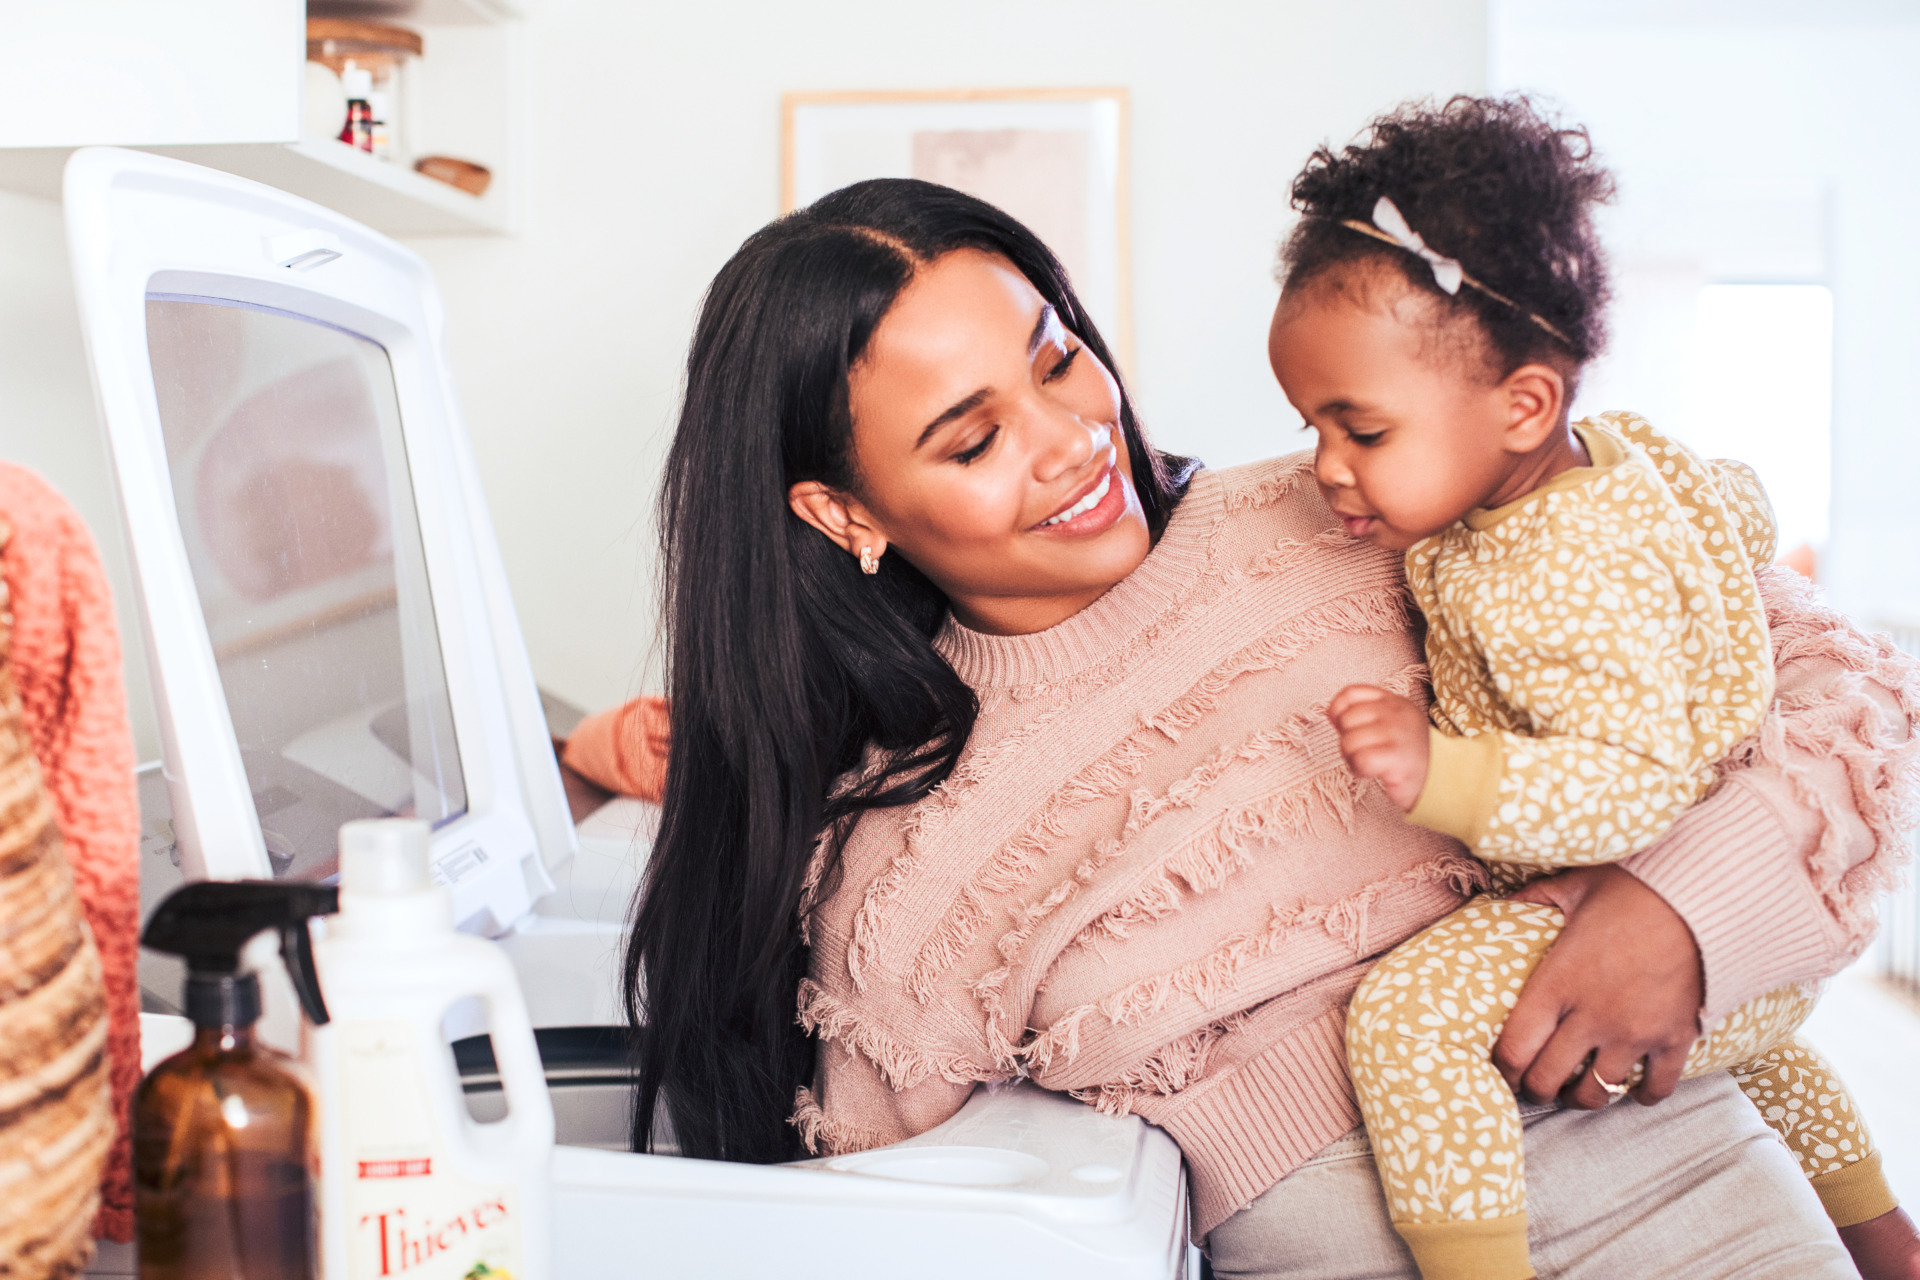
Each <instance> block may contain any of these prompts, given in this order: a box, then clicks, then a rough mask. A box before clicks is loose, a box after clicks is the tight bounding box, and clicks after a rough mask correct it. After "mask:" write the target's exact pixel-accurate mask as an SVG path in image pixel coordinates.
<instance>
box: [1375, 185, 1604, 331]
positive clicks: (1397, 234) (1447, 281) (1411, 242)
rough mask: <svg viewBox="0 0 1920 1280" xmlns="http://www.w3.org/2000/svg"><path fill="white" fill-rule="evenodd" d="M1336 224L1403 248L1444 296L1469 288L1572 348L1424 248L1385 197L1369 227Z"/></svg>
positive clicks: (1539, 321)
mask: <svg viewBox="0 0 1920 1280" xmlns="http://www.w3.org/2000/svg"><path fill="white" fill-rule="evenodd" d="M1340 225H1341V226H1343V227H1351V228H1352V229H1353V230H1355V231H1358V232H1359V233H1360V234H1361V235H1363V236H1372V237H1373V238H1374V239H1375V240H1380V241H1383V242H1385V243H1387V244H1390V245H1394V246H1396V247H1397V248H1401V249H1405V250H1406V251H1407V252H1408V253H1411V254H1412V255H1413V256H1414V257H1416V258H1419V259H1421V260H1422V261H1424V262H1425V263H1426V264H1427V266H1428V267H1430V268H1431V269H1432V270H1433V282H1434V283H1435V284H1436V285H1438V286H1440V291H1441V292H1442V293H1445V294H1447V295H1448V296H1452V295H1454V294H1457V293H1459V292H1460V286H1461V285H1463V284H1464V285H1466V286H1468V287H1469V288H1473V289H1478V290H1479V291H1480V292H1481V293H1484V294H1485V295H1487V297H1489V298H1492V299H1493V300H1494V301H1495V302H1498V303H1500V304H1501V305H1502V306H1506V307H1511V308H1512V309H1513V310H1515V311H1518V312H1519V313H1520V314H1521V315H1523V316H1525V317H1526V318H1527V319H1529V320H1531V321H1533V322H1534V323H1535V324H1537V325H1539V326H1540V327H1541V328H1542V329H1544V330H1546V331H1547V332H1548V333H1550V334H1552V335H1553V336H1554V337H1556V338H1558V339H1559V340H1560V341H1561V342H1563V343H1565V344H1566V345H1567V348H1568V349H1569V350H1573V349H1574V345H1573V339H1572V338H1569V337H1568V336H1567V335H1566V334H1564V333H1562V332H1560V330H1559V329H1557V328H1555V327H1554V326H1553V325H1551V324H1549V323H1547V321H1545V320H1543V319H1541V318H1540V317H1539V316H1537V315H1535V314H1534V313H1533V312H1531V311H1529V310H1527V309H1526V308H1525V307H1523V306H1521V305H1520V304H1519V303H1517V302H1515V301H1514V300H1513V299H1512V298H1509V297H1508V296H1507V295H1506V294H1504V293H1496V292H1494V291H1493V290H1492V289H1489V288H1487V286H1485V285H1484V284H1481V283H1480V282H1479V281H1478V280H1475V279H1474V278H1473V277H1472V276H1470V275H1468V274H1467V272H1466V268H1464V267H1462V266H1461V265H1460V260H1459V259H1458V258H1449V257H1447V256H1446V255H1445V254H1442V253H1438V252H1436V251H1434V250H1432V249H1430V248H1428V247H1427V242H1426V241H1425V240H1422V239H1421V238H1420V233H1419V232H1417V231H1415V230H1414V229H1413V228H1412V227H1410V226H1408V225H1407V220H1406V219H1405V218H1404V217H1402V216H1401V214H1400V210H1399V208H1398V207H1396V206H1395V205H1394V203H1393V201H1391V200H1389V199H1387V197H1385V196H1381V197H1380V198H1379V199H1378V200H1376V201H1375V202H1374V205H1373V223H1372V225H1368V224H1367V223H1364V222H1361V221H1358V220H1357V219H1354V218H1342V219H1341V220H1340Z"/></svg>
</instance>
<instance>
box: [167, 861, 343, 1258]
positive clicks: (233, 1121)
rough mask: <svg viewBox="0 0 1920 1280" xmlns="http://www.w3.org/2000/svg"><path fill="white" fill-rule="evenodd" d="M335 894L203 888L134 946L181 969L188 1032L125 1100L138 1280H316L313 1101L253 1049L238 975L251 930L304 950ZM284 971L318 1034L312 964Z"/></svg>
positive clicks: (254, 982)
mask: <svg viewBox="0 0 1920 1280" xmlns="http://www.w3.org/2000/svg"><path fill="white" fill-rule="evenodd" d="M333 895H334V891H333V890H331V889H321V888H320V887H319V886H308V885H285V884H269V883H255V882H247V881H239V882H231V883H213V882H206V883H201V884H193V885H188V886H186V887H185V888H183V889H181V890H179V891H177V892H176V893H175V894H174V895H173V896H172V897H170V898H169V899H168V900H167V901H166V902H163V903H162V904H161V905H160V908H159V909H158V910H157V911H156V912H155V913H154V918H153V920H152V921H151V922H150V923H149V925H148V928H147V932H146V936H145V937H144V938H143V939H142V941H143V942H144V943H145V944H146V945H148V946H150V947H153V948H154V949H156V950H163V951H170V952H173V953H174V954H177V955H185V956H186V958H187V961H188V964H189V972H188V977H187V993H186V997H187V998H186V1005H187V1016H188V1017H190V1018H191V1019H192V1020H193V1023H194V1028H195V1030H194V1039H193V1044H192V1045H191V1046H190V1047H189V1048H187V1049H186V1050H184V1051H182V1052H181V1053H178V1054H175V1055H174V1056H173V1057H171V1058H169V1059H167V1060H166V1061H165V1062H163V1063H161V1064H160V1065H159V1066H157V1067H155V1068H154V1069H153V1072H152V1073H151V1074H150V1075H148V1076H147V1078H146V1079H145V1080H144V1081H142V1082H141V1085H140V1090H139V1092H138V1093H137V1094H136V1095H135V1096H134V1102H133V1184H134V1215H135V1219H136V1223H137V1233H138V1236H139V1242H140V1243H139V1254H140V1280H318V1276H319V1264H318V1258H319V1249H318V1243H317V1239H316V1232H315V1228H316V1223H315V1218H314V1209H315V1200H314V1194H315V1193H314V1185H315V1178H314V1174H315V1166H316V1162H317V1151H318V1144H317V1136H318V1135H317V1133H316V1131H315V1124H314V1121H315V1104H314V1096H313V1094H312V1092H311V1091H310V1090H309V1088H308V1086H307V1084H306V1082H305V1081H304V1080H302V1079H301V1077H300V1076H299V1074H297V1072H296V1070H295V1068H294V1064H293V1062H292V1061H291V1060H290V1059H288V1058H287V1057H286V1056H285V1055H284V1054H280V1053H277V1052H275V1051H274V1050H272V1049H269V1048H267V1047H266V1046H265V1045H261V1044H256V1043H255V1042H254V1038H253V1025H254V1023H255V1022H256V1021H258V1020H259V1017H260V983H259V980H258V979H257V978H255V977H254V975H252V974H251V973H238V972H235V970H236V969H237V968H238V952H239V948H240V946H241V944H243V943H245V942H246V940H247V939H248V938H249V937H251V936H252V935H253V934H255V933H258V932H259V931H260V930H262V929H268V928H276V927H278V928H280V929H281V930H282V938H283V939H284V940H286V942H290V943H292V944H293V945H292V946H290V947H288V948H287V949H288V950H290V951H296V952H297V951H305V950H307V946H306V943H305V939H306V917H307V916H309V915H317V914H322V913H323V912H325V911H330V910H332V898H333ZM170 908H173V910H169V909H170ZM284 945H286V944H285V943H283V946H284ZM287 960H288V969H289V971H290V972H291V974H292V975H293V977H294V980H295V985H296V987H299V988H300V989H301V997H302V1003H303V1004H306V1005H308V1011H309V1014H310V1015H311V1014H312V1013H313V1012H314V1010H315V1007H316V1006H317V1008H318V1012H319V1019H318V1020H322V1021H323V1020H324V1019H325V1017H326V1012H325V1006H324V1005H323V1004H321V1003H320V1001H319V995H318V988H317V986H314V985H313V984H312V963H311V953H310V951H308V953H307V954H306V955H299V954H289V955H288V956H287ZM309 988H311V990H309Z"/></svg>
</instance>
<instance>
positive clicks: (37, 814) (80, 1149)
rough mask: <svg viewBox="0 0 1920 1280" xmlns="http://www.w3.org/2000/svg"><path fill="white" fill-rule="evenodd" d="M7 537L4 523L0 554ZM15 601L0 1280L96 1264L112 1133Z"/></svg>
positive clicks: (86, 937)
mask: <svg viewBox="0 0 1920 1280" xmlns="http://www.w3.org/2000/svg"><path fill="white" fill-rule="evenodd" d="M12 537H13V530H12V529H11V528H9V527H8V525H7V522H6V520H5V517H4V516H0V547H4V546H6V545H8V544H9V543H10V542H11V541H12ZM10 594H11V593H10V591H9V589H8V586H7V584H6V583H5V582H0V1274H5V1275H7V1276H9V1277H15V1276H18V1277H33V1278H34V1280H38V1278H40V1277H51V1276H71V1275H76V1274H78V1273H79V1271H80V1269H81V1268H82V1267H84V1266H85V1265H86V1263H87V1261H88V1259H89V1258H90V1257H91V1256H92V1241H91V1239H90V1238H89V1235H90V1233H89V1228H90V1227H91V1225H92V1223H93V1220H94V1215H95V1213H96V1212H97V1211H98V1209H99V1205H100V1171H101V1168H102V1166H103V1165H104V1164H105V1161H106V1156H107V1150H108V1148H109V1147H110V1146H111V1145H112V1142H113V1139H114V1121H113V1107H112V1095H111V1092H110V1090H109V1087H108V1062H107V1052H106V1050H107V1010H106V1000H105V996H104V993H103V988H102V983H101V972H100V956H99V953H98V952H97V951H96V950H95V949H94V945H93V938H92V935H91V933H90V932H89V930H88V928H87V924H86V920H85V916H84V913H83V911H82V909H81V905H80V900H79V898H78V897H77V896H76V895H75V893H74V887H73V874H72V872H71V871H70V870H69V869H68V867H67V862H66V859H65V858H64V857H63V856H62V852H61V846H62V842H61V838H60V828H59V826H58V825H57V824H56V823H55V821H54V805H53V801H52V798H51V797H50V796H49V795H48V793H47V789H46V787H45V786H44V785H42V781H41V776H40V765H39V761H38V760H36V759H35V757H34V752H33V744H32V741H31V740H30V738H29V735H28V733H27V728H26V724H25V720H24V717H23V716H22V714H21V707H20V691H19V687H18V683H17V681H16V680H15V672H14V667H13V664H12V662H11V661H9V656H10V655H9V649H10V648H11V645H10V641H11V638H12V636H11V632H12V624H13V617H12V615H11V614H10V613H9V612H8V611H7V606H8V604H9V596H10Z"/></svg>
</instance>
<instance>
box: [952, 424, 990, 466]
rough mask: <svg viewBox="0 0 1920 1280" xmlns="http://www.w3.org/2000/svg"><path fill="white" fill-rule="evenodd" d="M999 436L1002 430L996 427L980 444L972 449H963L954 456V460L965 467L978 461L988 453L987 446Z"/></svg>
mask: <svg viewBox="0 0 1920 1280" xmlns="http://www.w3.org/2000/svg"><path fill="white" fill-rule="evenodd" d="M999 434H1000V428H998V427H995V428H994V429H993V430H991V431H989V432H987V434H985V435H984V436H981V437H980V443H979V444H976V445H973V446H972V447H971V448H967V449H962V450H961V451H960V452H959V453H956V454H954V455H953V460H954V461H955V462H957V463H959V464H960V465H961V466H963V467H964V466H967V465H969V464H970V463H972V462H974V461H976V460H978V458H979V457H980V455H981V454H983V453H985V452H986V451H987V446H988V445H990V444H992V443H993V438H994V437H995V436H997V435H999Z"/></svg>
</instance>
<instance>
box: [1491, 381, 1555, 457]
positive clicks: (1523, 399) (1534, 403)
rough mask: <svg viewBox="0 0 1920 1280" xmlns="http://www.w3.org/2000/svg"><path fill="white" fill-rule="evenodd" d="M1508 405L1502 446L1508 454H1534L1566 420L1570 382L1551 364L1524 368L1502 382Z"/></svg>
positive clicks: (1502, 389) (1501, 388)
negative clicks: (1563, 420)
mask: <svg viewBox="0 0 1920 1280" xmlns="http://www.w3.org/2000/svg"><path fill="white" fill-rule="evenodd" d="M1500 390H1501V392H1502V394H1503V395H1504V396H1505V398H1506V402H1507V427H1506V431H1505V433H1504V436H1503V444H1504V446H1505V448H1506V451H1507V452H1508V453H1532V452H1533V451H1534V450H1535V449H1537V448H1539V447H1540V446H1541V445H1542V444H1544V443H1546V441H1547V438H1548V437H1549V436H1551V435H1552V434H1553V433H1554V431H1556V430H1558V429H1559V426H1560V422H1561V420H1562V419H1563V418H1565V417H1566V407H1567V380H1566V379H1565V378H1564V377H1562V376H1561V374H1560V371H1559V370H1558V369H1555V368H1554V367H1553V366H1552V365H1548V364H1523V365H1521V366H1520V367H1519V368H1518V369H1515V370H1514V371H1513V372H1512V373H1510V374H1508V375H1507V376H1506V377H1505V378H1503V379H1501V381H1500Z"/></svg>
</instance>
